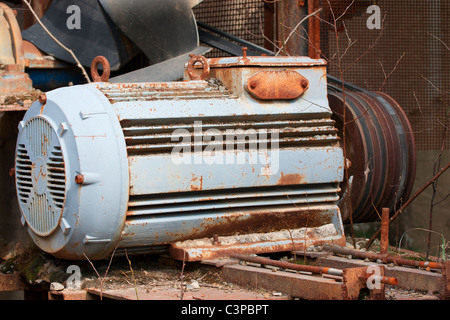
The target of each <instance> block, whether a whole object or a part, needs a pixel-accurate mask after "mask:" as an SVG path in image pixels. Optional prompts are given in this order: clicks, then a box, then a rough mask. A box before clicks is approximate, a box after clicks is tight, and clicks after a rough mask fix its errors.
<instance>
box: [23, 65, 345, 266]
mask: <svg viewBox="0 0 450 320" xmlns="http://www.w3.org/2000/svg"><path fill="white" fill-rule="evenodd" d="M264 59H267V60H264ZM230 61H231V60H230ZM230 61H229V59H228V60H226V62H227V63H230ZM235 61H236V60H235ZM227 63H224V61H223V60H222V61H221V60H214V59H212V60H210V67H211V78H212V79H210V80H208V81H203V80H196V81H189V80H187V81H181V82H166V83H162V82H158V83H132V84H130V83H126V84H110V83H92V84H87V85H79V86H73V87H67V88H61V89H57V90H53V91H50V92H48V93H47V95H46V96H47V100H46V103H45V104H41V103H39V102H36V103H34V104H33V106H32V107H31V108H30V110H29V111H28V112H27V113H26V115H25V118H24V119H23V121H22V122H21V124H20V126H19V129H20V133H19V138H18V144H17V157H16V172H19V175H18V176H17V177H16V180H17V181H16V183H17V190H18V193H19V195H20V205H21V211H22V214H23V223H24V224H25V225H26V226H27V228H28V230H29V233H30V235H31V237H32V238H33V240H34V241H35V242H36V243H37V244H38V246H39V247H41V248H42V249H43V250H45V251H47V252H49V253H52V254H54V255H55V256H58V257H62V258H66V259H82V258H84V255H86V256H88V257H89V258H90V259H101V258H105V257H107V256H108V255H109V254H111V252H112V251H113V250H114V248H116V247H117V248H118V249H119V251H121V250H124V249H127V250H129V251H130V252H132V251H135V252H139V253H144V252H151V251H152V250H153V249H152V248H160V247H161V246H162V245H172V248H174V250H175V251H176V250H178V249H180V248H181V250H191V249H192V250H194V251H193V252H191V253H190V256H189V259H191V260H199V259H200V260H201V259H205V258H208V257H209V256H208V254H206V252H207V250H206V249H205V248H199V247H197V248H194V249H193V248H187V247H184V249H183V245H184V244H183V242H185V241H189V240H193V239H202V238H211V237H213V236H214V235H219V236H221V237H229V236H238V237H239V236H246V235H250V234H257V235H259V236H258V237H259V238H258V239H263V238H265V239H268V240H266V241H259V242H258V243H259V244H258V243H254V242H252V243H250V242H249V243H246V244H243V243H241V247H242V246H246V248H247V249H248V250H253V251H258V252H259V251H262V252H267V251H273V250H278V251H280V250H283V249H284V250H291V249H292V247H290V248H288V247H289V246H292V244H293V243H297V244H303V245H310V244H314V243H317V242H318V241H322V242H323V241H330V242H335V243H340V242H342V241H344V237H343V236H344V234H343V229H342V222H341V217H340V212H339V208H338V206H337V201H338V200H339V196H338V193H339V192H340V189H339V183H340V182H341V181H342V180H343V168H344V159H343V153H342V149H341V148H340V147H339V141H338V140H339V139H338V136H337V131H336V129H335V128H334V121H332V120H331V114H332V113H331V111H330V108H329V107H328V101H327V84H326V74H325V72H326V71H325V64H324V63H323V61H321V60H311V59H307V58H302V59H300V58H289V57H284V58H280V57H277V58H275V59H274V58H273V57H271V58H269V57H267V58H264V57H258V58H257V59H256V60H251V59H250V60H247V61H246V62H245V63H243V64H241V63H239V64H238V65H234V66H233V67H228V66H227ZM231 63H233V61H231ZM265 63H266V64H265ZM286 68H288V69H289V70H295V71H296V72H299V73H300V74H301V75H302V76H303V77H305V78H306V79H307V80H308V82H309V88H308V89H307V90H306V92H305V93H304V94H303V95H302V96H301V97H300V98H298V99H293V100H272V101H264V102H262V101H259V100H257V99H256V98H254V97H253V96H251V95H250V94H249V93H248V92H247V91H246V90H245V89H244V87H245V85H246V79H248V78H249V77H250V76H252V75H253V74H255V73H256V72H258V71H261V70H282V69H286ZM36 123H41V124H42V125H41V126H39V125H34V124H36ZM44 124H45V125H44ZM43 128H45V130H43ZM234 135H237V137H239V138H238V139H234V140H232V139H229V138H230V137H231V136H234ZM49 137H51V139H50V140H49V142H48V146H47V147H46V149H45V150H46V152H41V153H38V154H37V155H35V153H34V152H35V150H37V149H39V148H38V147H39V146H40V144H41V142H43V141H44V142H45V141H47V140H46V139H49ZM243 137H245V138H246V140H245V141H246V142H245V143H243V141H244V140H243ZM55 148H56V150H57V151H56V154H55V153H52V151H53V150H54V149H55ZM48 150H50V153H49V152H48ZM31 154H33V157H31V156H30V155H31ZM26 155H28V156H29V158H26ZM55 156H56V158H55ZM58 157H59V158H58ZM55 161H57V162H58V163H59V167H58V168H60V169H61V170H60V171H59V174H55V175H53V176H47V178H44V172H45V171H47V173H48V172H51V171H52V170H53V172H55V173H56V171H55V168H53V167H52V164H54V162H55ZM39 168H42V170H41V169H39ZM24 177H25V178H24ZM33 177H35V178H37V180H36V179H34V180H33ZM76 177H77V178H76ZM21 179H25V180H21ZM27 179H28V180H27ZM29 179H31V182H30V181H29ZM52 179H53V180H56V181H53V180H52ZM58 179H59V180H58ZM62 179H64V180H62ZM27 181H28V182H30V183H27ZM33 181H34V182H33ZM52 183H56V184H57V185H59V186H60V187H58V188H56V189H54V188H53V186H54V184H52ZM24 185H25V186H24ZM21 193H23V194H21ZM38 195H46V200H45V201H47V202H45V201H44V203H48V205H47V206H43V207H42V208H41V207H38V208H41V209H36V205H35V203H36V201H37V200H36V198H37V197H38ZM52 197H53V198H52ZM58 201H59V202H58ZM49 216H51V219H50V218H47V220H45V219H46V217H49ZM39 219H44V220H45V221H46V223H47V224H44V225H43V226H42V225H40V224H39V223H38V222H37V221H40V220H39ZM48 221H50V222H48ZM324 225H326V226H331V227H332V229H333V232H331V233H329V234H322V235H320V234H317V235H315V234H314V232H313V230H312V229H311V230H309V229H305V230H309V231H308V232H307V231H304V232H303V235H302V237H301V238H296V239H287V238H286V236H284V238H283V236H282V238H273V237H275V234H277V232H282V233H281V234H285V232H286V230H288V231H290V230H292V231H293V232H294V231H296V230H300V229H302V228H305V227H306V228H319V227H321V226H324ZM283 232H284V233H283ZM294 234H295V232H294ZM272 236H273V237H272ZM279 236H280V234H277V237H279ZM274 239H275V240H274ZM275 247H276V248H275ZM186 248H187V249H186ZM230 248H232V247H230ZM219 249H220V248H219ZM222 249H223V247H222ZM195 250H196V251H195ZM213 251H218V248H216V247H210V248H209V252H213ZM174 254H175V256H177V252H175V253H174Z"/></svg>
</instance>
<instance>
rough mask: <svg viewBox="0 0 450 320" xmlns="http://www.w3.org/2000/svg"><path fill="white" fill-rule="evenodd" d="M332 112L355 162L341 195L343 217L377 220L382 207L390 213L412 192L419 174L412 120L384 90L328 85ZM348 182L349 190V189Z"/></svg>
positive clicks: (347, 218) (358, 220)
mask: <svg viewBox="0 0 450 320" xmlns="http://www.w3.org/2000/svg"><path fill="white" fill-rule="evenodd" d="M328 99H329V103H330V107H331V109H332V111H333V118H334V119H335V120H336V125H337V127H338V128H339V129H340V134H341V144H342V146H343V147H344V148H345V155H346V157H347V159H349V160H350V162H351V164H352V165H351V167H350V168H348V172H347V175H346V177H345V180H344V183H343V184H342V189H343V191H342V195H343V197H348V199H344V201H341V211H342V218H343V221H344V222H345V221H348V220H349V218H350V214H351V215H352V216H351V217H352V221H353V222H370V221H376V220H379V217H380V216H381V210H382V208H389V209H390V212H391V214H393V212H394V211H395V209H398V208H399V207H400V206H401V205H402V204H403V203H404V202H405V201H406V200H407V198H408V197H409V195H410V193H411V189H412V185H413V182H414V178H415V169H416V154H415V143H414V137H413V134H412V130H411V125H410V123H409V121H408V118H407V117H406V114H405V113H404V112H403V110H402V109H401V107H400V106H399V105H398V104H397V102H395V100H394V99H392V98H391V97H389V96H388V95H386V94H384V93H373V92H367V91H363V90H361V91H358V90H351V89H349V90H346V92H345V98H344V93H343V92H342V91H341V90H339V88H338V87H333V86H330V90H329V92H328ZM348 187H350V190H348Z"/></svg>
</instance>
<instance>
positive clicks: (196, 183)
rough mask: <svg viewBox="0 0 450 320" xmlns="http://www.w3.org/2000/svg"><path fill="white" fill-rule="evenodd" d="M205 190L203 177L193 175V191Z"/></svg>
mask: <svg viewBox="0 0 450 320" xmlns="http://www.w3.org/2000/svg"><path fill="white" fill-rule="evenodd" d="M199 190H203V176H196V175H195V174H192V179H191V191H199Z"/></svg>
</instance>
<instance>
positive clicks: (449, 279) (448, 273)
mask: <svg viewBox="0 0 450 320" xmlns="http://www.w3.org/2000/svg"><path fill="white" fill-rule="evenodd" d="M440 298H441V299H443V300H449V299H450V261H445V262H444V263H442V290H441V295H440Z"/></svg>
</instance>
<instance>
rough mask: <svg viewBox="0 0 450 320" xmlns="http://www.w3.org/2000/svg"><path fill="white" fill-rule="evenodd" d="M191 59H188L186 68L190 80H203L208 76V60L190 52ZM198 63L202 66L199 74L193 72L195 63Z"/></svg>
mask: <svg viewBox="0 0 450 320" xmlns="http://www.w3.org/2000/svg"><path fill="white" fill-rule="evenodd" d="M190 57H191V59H190V60H189V61H188V63H187V66H186V69H187V72H188V74H189V77H190V78H191V80H205V79H208V78H209V73H210V67H209V62H208V60H207V59H206V58H205V57H204V56H201V55H196V54H191V55H190ZM196 63H200V64H201V65H202V67H203V71H202V73H201V74H197V73H196V72H195V64H196Z"/></svg>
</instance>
